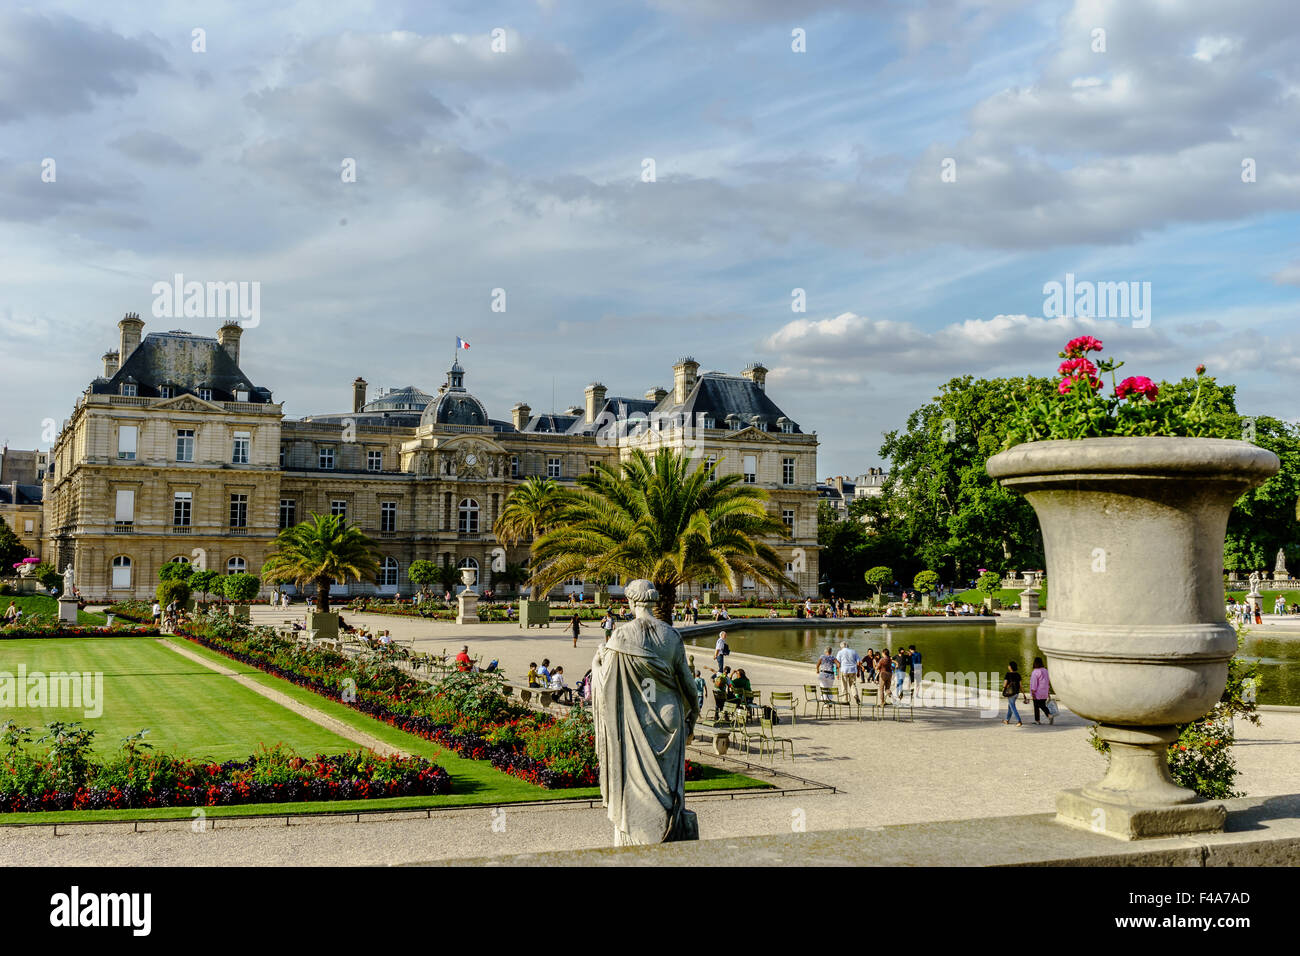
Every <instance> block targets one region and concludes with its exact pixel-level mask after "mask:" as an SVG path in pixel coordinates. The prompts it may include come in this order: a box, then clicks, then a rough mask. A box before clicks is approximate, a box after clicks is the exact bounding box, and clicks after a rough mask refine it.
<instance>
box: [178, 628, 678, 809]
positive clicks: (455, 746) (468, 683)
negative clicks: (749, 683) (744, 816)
mask: <svg viewBox="0 0 1300 956" xmlns="http://www.w3.org/2000/svg"><path fill="white" fill-rule="evenodd" d="M182 636H184V637H186V638H188V639H189V640H192V641H194V642H195V643H197V644H201V645H202V646H204V647H207V648H210V649H212V650H214V651H217V652H218V653H220V654H222V655H224V656H226V657H229V658H232V659H233V660H237V661H239V662H240V663H243V664H248V665H250V666H252V667H256V668H258V669H259V670H262V671H265V672H266V673H268V674H273V675H275V676H276V677H280V678H283V679H284V680H287V681H290V682H292V683H294V684H297V685H298V686H299V687H305V688H307V689H308V690H310V691H312V692H314V693H317V694H320V695H321V696H323V697H328V698H330V699H331V700H334V701H337V702H339V703H342V704H346V705H347V706H349V707H352V708H355V709H356V710H358V711H361V712H362V713H364V714H369V715H370V716H372V717H375V718H377V719H379V720H382V721H384V722H385V723H387V724H390V725H391V726H393V727H396V728H397V729H399V730H402V731H404V732H406V733H409V734H414V735H415V736H417V737H422V738H424V739H425V740H432V741H435V742H436V743H439V744H442V745H443V746H445V747H448V748H450V749H451V750H453V751H455V752H456V753H457V754H459V755H460V756H462V757H465V758H467V759H470V760H487V761H490V762H491V764H492V766H493V767H495V768H496V769H498V770H500V771H502V772H504V773H508V774H510V775H512V776H515V777H519V778H520V779H521V780H526V781H528V782H529V783H533V784H536V785H537V786H540V787H543V788H546V789H548V790H556V789H568V788H571V787H584V786H593V785H595V784H596V783H597V782H598V780H599V767H598V765H597V762H596V753H595V730H594V727H593V724H592V721H591V716H590V714H588V713H587V712H586V711H584V710H582V709H581V708H575V709H574V710H573V711H571V712H570V713H569V714H568V715H566V716H564V717H560V718H556V717H553V716H551V715H549V714H542V713H538V712H536V711H532V710H529V709H527V708H525V707H522V706H520V705H518V704H515V703H512V702H511V701H509V700H508V699H507V698H506V697H505V695H504V694H503V693H502V692H501V686H502V684H503V681H502V680H501V678H500V677H499V676H498V675H495V674H481V673H467V674H462V673H453V674H452V675H450V676H449V677H447V678H445V679H444V680H443V681H441V682H440V683H438V684H436V685H433V684H427V683H425V682H423V681H420V680H417V679H415V678H414V677H412V676H411V675H410V674H407V673H406V672H404V671H401V670H399V669H397V668H395V667H392V666H391V665H388V664H385V663H383V662H381V661H375V660H369V661H367V660H364V659H358V660H350V659H349V658H347V657H345V656H344V655H342V654H339V653H336V652H334V651H329V650H324V649H319V648H309V647H305V646H302V645H299V644H297V643H296V642H294V641H292V640H288V639H285V638H282V637H280V636H278V635H277V634H275V632H274V631H272V630H270V629H268V628H249V627H246V626H243V625H240V624H238V623H237V622H233V621H230V620H229V619H228V618H221V617H209V618H208V619H206V620H205V621H203V622H201V623H200V624H198V625H196V626H192V627H190V628H189V629H188V630H186V631H184V632H182ZM691 772H692V773H693V774H694V775H695V776H688V778H687V779H695V778H697V777H698V776H699V775H700V771H699V770H698V768H691Z"/></svg>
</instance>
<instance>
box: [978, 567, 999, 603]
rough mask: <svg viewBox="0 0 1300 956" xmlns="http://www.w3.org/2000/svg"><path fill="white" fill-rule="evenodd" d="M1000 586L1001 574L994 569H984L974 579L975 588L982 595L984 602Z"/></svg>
mask: <svg viewBox="0 0 1300 956" xmlns="http://www.w3.org/2000/svg"><path fill="white" fill-rule="evenodd" d="M1000 587H1002V575H1000V574H998V573H997V572H996V571H985V572H984V573H983V574H981V575H980V576H979V578H978V579H977V580H976V581H975V590H977V591H979V592H980V594H983V595H984V600H985V601H986V602H987V601H988V600H989V598H991V597H993V593H994V592H995V591H997V590H998V588H1000Z"/></svg>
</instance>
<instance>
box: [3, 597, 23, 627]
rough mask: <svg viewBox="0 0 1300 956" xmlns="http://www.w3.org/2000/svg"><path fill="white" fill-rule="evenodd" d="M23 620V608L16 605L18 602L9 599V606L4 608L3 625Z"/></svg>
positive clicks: (19, 622) (10, 624)
mask: <svg viewBox="0 0 1300 956" xmlns="http://www.w3.org/2000/svg"><path fill="white" fill-rule="evenodd" d="M22 620H23V609H22V608H20V607H19V606H18V602H16V601H10V602H9V606H8V607H7V608H5V613H4V622H5V627H10V626H12V625H14V624H21V623H22Z"/></svg>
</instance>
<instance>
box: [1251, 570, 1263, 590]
mask: <svg viewBox="0 0 1300 956" xmlns="http://www.w3.org/2000/svg"><path fill="white" fill-rule="evenodd" d="M1263 581H1264V576H1263V575H1261V574H1260V573H1259V572H1258V571H1251V572H1250V593H1251V594H1259V586H1260V584H1262V583H1263Z"/></svg>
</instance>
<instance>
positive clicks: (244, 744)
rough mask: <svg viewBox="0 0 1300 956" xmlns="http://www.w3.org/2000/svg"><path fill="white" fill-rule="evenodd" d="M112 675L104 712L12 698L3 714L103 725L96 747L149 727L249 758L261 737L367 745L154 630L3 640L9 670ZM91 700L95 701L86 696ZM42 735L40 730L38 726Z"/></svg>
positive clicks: (220, 753)
mask: <svg viewBox="0 0 1300 956" xmlns="http://www.w3.org/2000/svg"><path fill="white" fill-rule="evenodd" d="M19 664H24V665H26V668H27V673H28V675H29V677H30V675H31V674H32V673H33V672H35V671H41V672H44V673H47V674H48V673H57V672H63V671H66V672H79V673H84V672H90V673H92V674H95V673H99V674H102V675H103V697H102V709H103V713H102V714H101V715H100V716H98V717H93V716H91V717H88V716H86V712H85V708H66V707H65V708H54V707H40V708H33V707H22V708H18V707H6V708H4V709H0V723H3V722H4V721H6V720H13V721H14V722H15V723H17V724H18V725H19V726H23V727H32V728H35V729H36V730H38V731H39V730H40V728H42V727H43V726H44V725H45V724H47V723H49V722H50V721H53V720H62V721H67V722H71V721H77V722H79V723H80V724H81V725H82V726H83V727H89V728H91V729H93V730H94V731H95V745H96V747H95V749H96V750H98V751H101V752H111V751H114V750H116V749H117V748H118V747H119V746H120V745H121V742H122V738H124V737H127V736H129V735H131V734H134V733H137V732H138V731H140V730H143V729H146V728H147V729H148V730H149V734H148V736H147V737H146V738H145V740H146V741H147V742H148V743H150V744H152V745H153V746H154V747H155V748H156V749H158V750H168V751H172V752H174V753H181V754H185V755H187V756H191V757H197V758H209V757H210V758H212V759H214V760H218V761H221V760H230V759H242V758H244V757H247V756H248V755H249V754H251V753H253V752H254V751H255V750H257V748H258V745H259V744H261V743H266V744H275V743H284V744H285V745H286V746H289V747H292V748H293V749H294V750H296V751H298V752H299V753H303V754H314V753H340V752H342V751H345V750H355V749H357V744H355V743H353V742H351V741H349V740H345V739H344V738H342V737H340V736H338V735H337V734H335V733H331V732H330V731H328V730H325V729H324V728H323V727H319V726H317V725H316V724H314V723H312V722H311V721H309V720H307V719H306V718H304V717H300V716H298V715H297V714H295V713H293V712H292V711H290V710H286V709H285V708H283V707H281V706H280V705H279V704H276V703H274V702H273V701H269V700H267V699H266V698H265V697H262V696H261V695H259V694H257V693H255V692H253V691H251V690H249V689H248V688H246V687H242V686H240V685H239V684H238V683H236V682H235V681H233V680H231V679H230V678H229V677H225V676H223V675H221V674H218V673H216V672H215V671H212V670H209V669H208V668H206V667H203V666H202V665H200V664H197V663H195V662H194V661H189V660H186V659H185V658H183V657H181V656H180V655H179V654H177V653H176V652H174V651H171V650H168V649H167V648H166V647H163V646H162V645H160V644H159V643H158V641H157V639H156V638H152V637H113V638H102V639H101V638H30V639H22V640H12V641H0V672H7V673H9V674H16V673H17V670H18V666H19ZM83 703H85V702H84V701H83ZM37 736H39V733H38V734H37Z"/></svg>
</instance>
